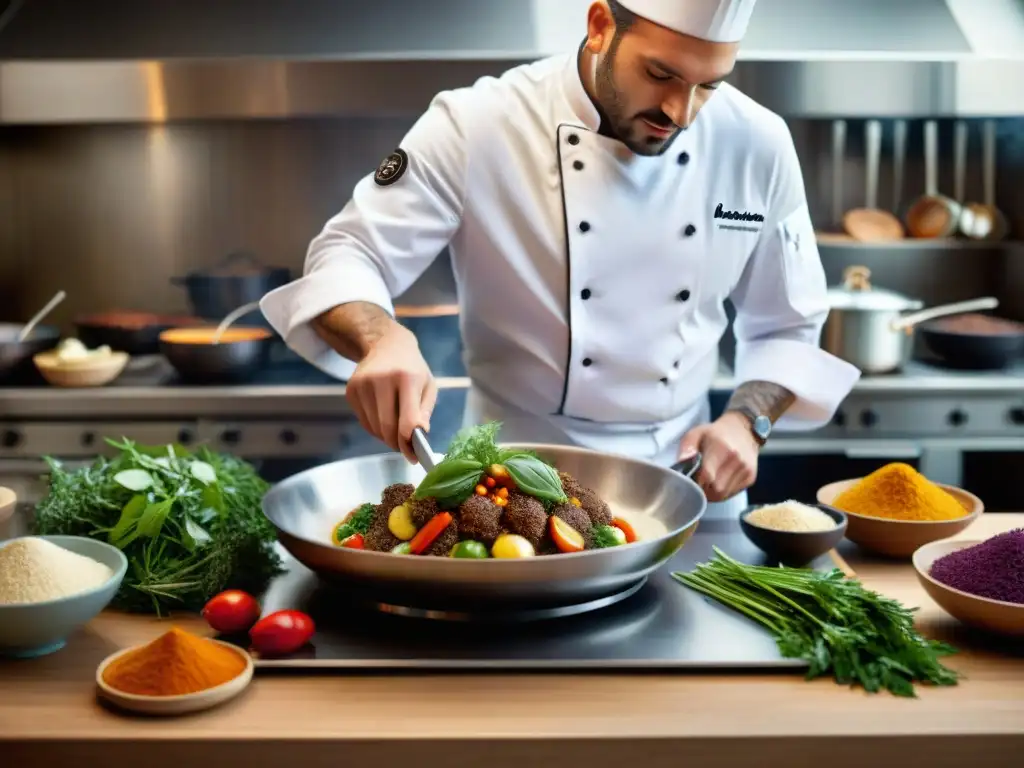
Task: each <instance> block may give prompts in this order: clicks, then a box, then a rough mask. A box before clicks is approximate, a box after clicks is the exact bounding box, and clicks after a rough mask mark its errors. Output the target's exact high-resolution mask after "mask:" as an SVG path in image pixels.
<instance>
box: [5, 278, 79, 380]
mask: <svg viewBox="0 0 1024 768" xmlns="http://www.w3.org/2000/svg"><path fill="white" fill-rule="evenodd" d="M65 298H67V294H66V293H65V292H64V291H58V292H57V293H56V294H55V295H54V297H53V298H52V299H50V300H49V301H48V302H47V303H46V306H44V307H43V308H42V309H41V310H39V311H38V312H36V314H35V316H34V317H33V318H32V319H31V320H29V321H28V322H27V323H25V324H24V325H20V324H18V323H0V378H4V379H8V378H10V379H18V378H21V377H22V376H26V375H30V376H34V375H35V366H34V365H33V363H32V357H33V356H34V355H37V354H39V353H40V352H46V351H47V350H50V349H53V348H54V347H56V346H57V343H58V342H59V341H60V329H59V328H55V327H52V326H48V325H40V322H41V321H42V320H43V319H45V317H46V316H47V315H48V314H50V312H52V311H53V309H54V307H56V306H57V305H58V304H60V303H61V302H62V301H64V299H65Z"/></svg>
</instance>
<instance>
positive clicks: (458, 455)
mask: <svg viewBox="0 0 1024 768" xmlns="http://www.w3.org/2000/svg"><path fill="white" fill-rule="evenodd" d="M500 430H501V422H498V421H492V422H489V423H487V424H481V425H478V426H475V427H466V428H464V429H462V430H460V431H459V432H458V433H457V434H456V435H455V437H454V438H452V441H451V444H450V445H449V446H448V452H447V453H446V454H445V457H444V459H443V460H441V461H440V462H438V464H437V466H436V467H434V468H433V469H432V470H430V472H428V473H427V476H426V477H425V478H423V480H422V481H420V484H419V486H418V487H417V488H416V492H415V496H416V498H418V499H424V498H434V499H436V500H437V503H438V506H439V507H441V509H454V508H455V507H457V506H459V504H461V503H462V502H463V501H465V500H466V499H468V498H469V497H470V495H471V494H472V493H473V489H474V488H475V487H476V485H477V484H478V483H479V482H480V480H481V479H482V478H483V477H484V475H485V473H486V472H487V471H488V469H490V468H491V467H495V466H498V467H503V468H504V469H505V471H506V472H508V474H509V476H510V477H511V478H512V480H513V481H514V482H515V484H516V487H517V488H518V489H519V490H521V491H522V492H523V493H526V494H528V495H530V496H533V497H534V498H537V499H540V500H541V501H542V502H544V503H545V504H549V505H550V504H562V503H565V502H566V501H567V497H566V495H565V491H564V490H563V489H562V481H561V479H560V478H559V476H558V472H557V470H555V468H554V467H552V466H551V465H550V464H549V463H548V462H546V461H544V460H543V459H541V458H540V457H539V456H537V455H536V454H535V453H533V452H532V451H526V450H521V449H515V448H501V447H499V446H498V444H497V438H498V432H499V431H500Z"/></svg>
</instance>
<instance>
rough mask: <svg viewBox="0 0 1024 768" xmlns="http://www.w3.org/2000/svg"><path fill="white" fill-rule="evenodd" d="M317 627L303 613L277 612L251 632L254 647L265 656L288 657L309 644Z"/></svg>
mask: <svg viewBox="0 0 1024 768" xmlns="http://www.w3.org/2000/svg"><path fill="white" fill-rule="evenodd" d="M314 631H316V627H315V626H314V624H313V620H312V619H311V618H309V616H307V615H306V614H304V613H303V612H302V611H275V612H274V613H271V614H270V615H268V616H264V617H263V618H262V619H260V620H259V621H257V622H256V625H255V626H254V627H253V628H252V629H250V630H249V639H250V640H251V641H252V647H253V648H254V649H255V650H256V651H257V652H258V653H260V654H261V655H263V656H286V655H287V654H289V653H295V651H297V650H299V649H300V648H301V647H302V646H304V645H305V644H306V643H308V642H309V639H310V638H311V637H312V636H313V632H314Z"/></svg>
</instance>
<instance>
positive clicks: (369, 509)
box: [334, 504, 376, 544]
mask: <svg viewBox="0 0 1024 768" xmlns="http://www.w3.org/2000/svg"><path fill="white" fill-rule="evenodd" d="M375 511H376V510H375V509H374V506H373V504H362V505H360V506H358V507H356V508H355V509H353V510H352V511H351V512H349V513H348V514H347V515H345V519H344V520H342V521H341V522H340V523H338V526H337V527H336V528H335V529H334V543H335V544H341V542H343V541H344V540H345V539H347V538H348V537H349V536H351V535H352V534H354V533H362V534H365V533H366V532H367V531H368V530H370V523H372V522H373V515H374V513H375Z"/></svg>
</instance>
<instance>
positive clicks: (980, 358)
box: [918, 314, 1024, 370]
mask: <svg viewBox="0 0 1024 768" xmlns="http://www.w3.org/2000/svg"><path fill="white" fill-rule="evenodd" d="M918 333H919V334H921V340H922V341H923V342H924V343H925V345H926V346H927V347H928V349H929V350H931V352H932V353H933V354H934V355H936V356H937V357H939V358H940V359H941V360H942V364H943V365H946V366H948V367H950V368H959V369H964V370H998V369H1001V368H1007V367H1009V366H1011V365H1013V364H1014V363H1015V362H1016V361H1017V360H1019V359H1021V358H1022V357H1024V324H1021V323H1015V322H1012V321H1010V320H1002V319H1000V318H995V317H990V316H988V315H980V314H977V315H974V314H972V315H959V316H955V317H946V318H942V319H938V320H933V321H931V322H928V323H924V324H922V325H920V326H918Z"/></svg>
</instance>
